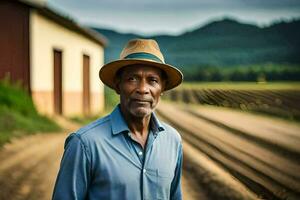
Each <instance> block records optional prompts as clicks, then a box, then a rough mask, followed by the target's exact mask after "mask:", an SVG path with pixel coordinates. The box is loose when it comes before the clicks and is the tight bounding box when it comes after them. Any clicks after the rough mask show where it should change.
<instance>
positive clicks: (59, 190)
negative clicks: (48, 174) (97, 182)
mask: <svg viewBox="0 0 300 200" xmlns="http://www.w3.org/2000/svg"><path fill="white" fill-rule="evenodd" d="M87 155H88V154H87V151H86V147H85V146H84V145H83V142H82V141H81V139H80V137H79V136H77V135H76V134H75V133H73V134H71V135H70V136H69V137H68V138H67V139H66V142H65V151H64V155H63V158H62V161H61V164H60V169H59V173H58V176H57V179H56V183H55V186H54V191H53V195H52V199H53V200H71V199H72V200H81V199H82V200H83V199H85V198H86V195H87V189H88V184H89V182H90V170H89V169H90V162H89V159H88V156H87Z"/></svg>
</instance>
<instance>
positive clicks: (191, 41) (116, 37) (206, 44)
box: [93, 18, 300, 68]
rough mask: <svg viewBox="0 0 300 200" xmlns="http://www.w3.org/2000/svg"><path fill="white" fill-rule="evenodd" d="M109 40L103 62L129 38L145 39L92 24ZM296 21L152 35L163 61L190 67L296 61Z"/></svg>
mask: <svg viewBox="0 0 300 200" xmlns="http://www.w3.org/2000/svg"><path fill="white" fill-rule="evenodd" d="M93 29H94V30H96V31H98V32H99V33H101V34H103V35H104V36H105V37H107V38H108V40H109V42H110V43H109V46H108V47H107V49H106V53H105V62H109V61H111V60H114V59H116V58H118V57H119V54H120V51H121V49H122V48H123V46H124V44H125V43H126V42H127V41H128V40H129V39H132V38H137V37H140V38H145V37H144V36H142V35H136V34H132V33H128V34H123V33H118V32H116V31H112V30H105V29H101V28H96V27H93ZM299 35H300V20H299V19H298V20H293V21H290V22H277V23H274V24H272V25H270V26H268V27H263V28H261V27H258V26H256V25H252V24H244V23H241V22H238V21H236V20H234V19H229V18H226V19H223V20H220V21H214V22H211V23H208V24H206V25H204V26H202V27H200V28H197V29H195V30H192V31H189V32H185V33H183V34H181V35H178V36H168V35H156V36H149V37H148V38H154V39H156V40H157V41H158V42H159V44H160V46H161V49H162V51H163V53H164V54H165V58H166V62H168V63H170V64H173V65H175V66H178V67H179V68H187V67H190V66H197V67H198V66H232V65H253V64H265V63H275V64H282V63H285V64H299V63H300V56H299V55H300V37H299Z"/></svg>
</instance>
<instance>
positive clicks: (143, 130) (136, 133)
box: [121, 109, 151, 148]
mask: <svg viewBox="0 0 300 200" xmlns="http://www.w3.org/2000/svg"><path fill="white" fill-rule="evenodd" d="M121 112H122V114H123V117H124V119H125V121H126V123H127V125H128V128H129V129H130V131H131V133H132V134H133V139H134V140H136V141H137V142H139V143H140V144H141V145H142V147H143V148H144V146H145V144H146V141H147V138H148V133H149V126H150V119H151V115H148V116H145V117H134V116H132V115H131V114H130V113H127V112H124V111H122V109H121Z"/></svg>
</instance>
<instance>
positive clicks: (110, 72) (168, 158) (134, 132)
mask: <svg viewBox="0 0 300 200" xmlns="http://www.w3.org/2000/svg"><path fill="white" fill-rule="evenodd" d="M99 76H100V79H101V80H102V82H103V83H104V84H106V85H107V86H109V87H111V88H113V89H114V90H115V91H116V92H117V93H118V94H119V95H120V104H119V105H118V106H117V107H116V108H115V109H114V111H113V112H112V113H111V114H110V115H108V116H107V117H104V118H101V119H99V120H96V121H95V122H92V123H91V124H89V125H87V126H85V127H83V128H81V129H80V130H78V131H77V132H76V133H73V134H71V135H70V136H69V137H68V138H67V140H66V142H65V152H64V155H63V158H62V161H61V166H60V170H59V174H58V177H57V180H56V184H55V188H54V193H53V199H55V200H69V199H91V200H102V199H103V200H115V199H116V200H139V199H149V200H154V199H174V200H175V199H176V200H177V199H182V195H181V166H182V144H181V137H180V135H179V134H178V133H177V131H176V130H175V129H173V128H172V127H170V126H169V125H167V124H165V123H162V122H160V121H159V120H158V119H157V117H156V115H155V113H154V112H153V111H154V110H155V108H156V106H157V103H158V101H159V98H160V95H161V94H162V92H163V91H166V90H170V89H172V88H174V87H176V86H178V85H179V84H180V83H181V82H182V78H183V76H182V73H181V72H180V71H179V70H178V69H176V68H175V67H172V66H171V65H167V64H165V63H164V58H163V55H162V53H161V52H160V49H159V46H158V44H157V43H156V42H155V41H154V40H146V39H135V40H131V41H129V42H128V44H127V45H126V46H125V48H124V49H123V51H122V52H121V55H120V60H116V61H113V62H111V63H108V64H106V65H104V66H103V67H102V68H101V70H100V72H99Z"/></svg>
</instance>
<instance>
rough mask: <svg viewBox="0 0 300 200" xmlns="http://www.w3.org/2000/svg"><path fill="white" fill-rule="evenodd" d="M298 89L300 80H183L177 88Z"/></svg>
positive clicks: (299, 88)
mask: <svg viewBox="0 0 300 200" xmlns="http://www.w3.org/2000/svg"><path fill="white" fill-rule="evenodd" d="M190 88H191V89H232V90H300V82H185V83H183V84H182V85H181V86H179V87H178V89H190Z"/></svg>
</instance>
